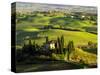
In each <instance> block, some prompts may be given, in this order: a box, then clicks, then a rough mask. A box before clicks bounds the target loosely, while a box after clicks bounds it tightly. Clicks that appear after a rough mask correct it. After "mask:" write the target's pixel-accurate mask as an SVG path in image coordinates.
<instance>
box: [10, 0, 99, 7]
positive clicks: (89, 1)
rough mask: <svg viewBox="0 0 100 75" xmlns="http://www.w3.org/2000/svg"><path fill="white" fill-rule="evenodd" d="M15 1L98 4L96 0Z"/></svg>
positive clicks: (26, 0) (23, 0) (25, 0)
mask: <svg viewBox="0 0 100 75" xmlns="http://www.w3.org/2000/svg"><path fill="white" fill-rule="evenodd" d="M15 1H20V2H36V3H38V2H39V3H53V4H67V5H83V6H97V4H98V0H12V2H15Z"/></svg>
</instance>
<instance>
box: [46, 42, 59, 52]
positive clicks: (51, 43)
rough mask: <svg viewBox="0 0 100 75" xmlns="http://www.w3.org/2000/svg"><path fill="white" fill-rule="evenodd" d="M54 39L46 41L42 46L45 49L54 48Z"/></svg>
mask: <svg viewBox="0 0 100 75" xmlns="http://www.w3.org/2000/svg"><path fill="white" fill-rule="evenodd" d="M56 42H57V41H56V40H51V41H48V42H47V43H45V45H44V47H45V49H46V50H47V49H55V48H56Z"/></svg>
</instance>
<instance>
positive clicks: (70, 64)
mask: <svg viewBox="0 0 100 75" xmlns="http://www.w3.org/2000/svg"><path fill="white" fill-rule="evenodd" d="M74 14H75V13H74ZM82 15H83V13H82V14H81V15H78V14H76V15H74V17H72V16H73V13H70V14H65V13H63V12H59V13H58V12H55V13H54V12H52V13H50V12H48V13H47V12H37V13H32V14H23V15H21V14H20V15H18V16H17V19H16V49H17V52H19V53H18V56H17V59H18V60H19V61H16V62H17V63H16V65H17V71H18V72H26V71H27V72H28V71H44V70H57V69H58V70H62V69H80V68H93V67H94V66H95V67H97V22H96V18H97V16H96V15H89V14H86V15H85V17H84V18H82ZM61 36H63V37H64V39H63V41H64V46H63V47H61V48H58V49H59V51H60V50H61V49H62V51H63V54H61V53H60V54H59V53H58V54H57V53H53V52H52V53H51V54H50V55H49V54H47V55H46V54H42V50H44V49H45V46H44V45H45V44H46V43H47V42H46V37H48V42H49V41H52V40H56V41H59V40H58V38H60V37H61ZM29 40H31V42H29ZM69 41H73V43H74V44H73V48H74V47H75V50H73V51H71V52H68V48H67V47H68V44H69ZM34 42H35V45H34ZM30 43H32V44H30ZM28 44H29V45H28ZM59 44H60V45H62V43H59ZM27 45H28V46H29V48H28V47H27ZM33 45H34V48H33ZM24 46H26V47H25V48H24ZM30 46H31V47H30ZM70 48H71V47H70ZM31 49H32V50H33V49H36V52H37V55H36V53H34V50H33V55H29V54H28V51H30V50H31ZM23 50H26V54H25V55H23V57H22V56H21V52H22V51H23ZM51 50H52V49H51ZM55 50H57V49H55ZM70 50H71V49H70ZM46 51H48V50H46ZM46 51H43V52H44V53H45V52H46ZM49 51H50V50H49ZM49 51H48V53H49ZM64 51H65V53H64ZM31 53H32V52H31ZM22 54H23V53H22ZM68 54H69V55H70V56H69V60H68ZM20 57H22V58H20ZM23 58H24V59H25V60H23ZM48 60H49V61H48ZM40 63H41V64H42V65H41V64H40ZM34 64H35V65H34ZM45 67H47V68H45Z"/></svg>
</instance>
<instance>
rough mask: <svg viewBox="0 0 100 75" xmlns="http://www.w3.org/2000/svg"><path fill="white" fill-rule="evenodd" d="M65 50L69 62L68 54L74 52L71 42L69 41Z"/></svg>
mask: <svg viewBox="0 0 100 75" xmlns="http://www.w3.org/2000/svg"><path fill="white" fill-rule="evenodd" d="M67 50H68V56H67V57H68V60H69V57H70V53H71V52H72V51H74V50H75V47H74V42H73V41H69V43H68V46H67Z"/></svg>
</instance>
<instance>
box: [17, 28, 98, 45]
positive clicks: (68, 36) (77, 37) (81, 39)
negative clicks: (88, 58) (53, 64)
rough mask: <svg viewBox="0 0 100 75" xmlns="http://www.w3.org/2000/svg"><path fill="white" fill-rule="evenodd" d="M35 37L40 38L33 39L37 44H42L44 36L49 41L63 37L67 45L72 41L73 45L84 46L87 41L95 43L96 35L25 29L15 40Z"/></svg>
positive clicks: (57, 30)
mask: <svg viewBox="0 0 100 75" xmlns="http://www.w3.org/2000/svg"><path fill="white" fill-rule="evenodd" d="M32 30H33V31H32ZM36 35H37V36H39V37H41V38H34V39H33V40H36V43H38V44H43V42H45V38H44V37H43V36H45V35H46V36H48V37H49V40H53V39H54V40H56V39H57V37H60V36H61V35H64V40H65V44H67V42H68V41H69V40H73V41H74V42H75V45H84V44H87V42H88V41H93V42H97V35H95V34H91V33H87V32H79V31H66V30H59V29H49V30H44V31H41V30H38V29H31V30H28V29H25V30H24V31H21V33H19V34H18V35H17V38H18V39H17V40H19V41H20V40H22V39H23V38H25V37H26V36H30V37H34V36H36ZM42 37H43V38H42ZM17 42H18V41H17ZM21 42H22V41H21ZM21 42H20V43H21Z"/></svg>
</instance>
